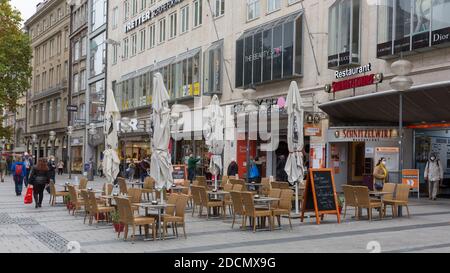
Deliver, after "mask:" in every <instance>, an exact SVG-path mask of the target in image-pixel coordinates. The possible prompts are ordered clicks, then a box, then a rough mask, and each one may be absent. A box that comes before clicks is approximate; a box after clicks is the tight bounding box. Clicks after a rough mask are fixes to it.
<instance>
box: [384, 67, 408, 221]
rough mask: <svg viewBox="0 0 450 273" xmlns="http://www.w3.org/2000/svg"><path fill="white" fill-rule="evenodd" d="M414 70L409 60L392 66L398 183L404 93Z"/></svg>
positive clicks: (391, 83)
mask: <svg viewBox="0 0 450 273" xmlns="http://www.w3.org/2000/svg"><path fill="white" fill-rule="evenodd" d="M412 69H413V64H412V63H411V62H410V61H407V60H398V61H396V62H394V63H392V65H391V70H392V73H393V74H394V75H396V77H394V78H393V79H392V80H391V82H390V85H391V87H392V88H393V89H394V90H397V91H398V94H399V116H398V121H399V122H398V124H399V125H398V130H399V132H398V136H399V142H398V143H399V148H400V151H399V162H398V172H399V174H398V183H402V172H403V93H404V92H405V91H407V90H409V89H410V88H411V86H412V85H413V80H412V79H411V78H410V77H408V74H409V73H411V71H412ZM398 212H399V213H398V215H401V214H402V208H401V207H399V211H398Z"/></svg>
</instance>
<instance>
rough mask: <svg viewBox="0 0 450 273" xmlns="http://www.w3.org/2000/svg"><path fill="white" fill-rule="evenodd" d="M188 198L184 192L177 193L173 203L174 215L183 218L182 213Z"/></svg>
mask: <svg viewBox="0 0 450 273" xmlns="http://www.w3.org/2000/svg"><path fill="white" fill-rule="evenodd" d="M188 200H189V196H188V195H186V194H179V195H178V198H177V200H176V204H175V215H176V216H178V217H182V218H183V219H184V213H185V211H186V206H187V203H188Z"/></svg>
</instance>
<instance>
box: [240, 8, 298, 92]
mask: <svg viewBox="0 0 450 273" xmlns="http://www.w3.org/2000/svg"><path fill="white" fill-rule="evenodd" d="M301 21H302V16H301V13H295V14H291V15H288V16H286V17H283V18H280V19H277V20H275V21H271V22H269V23H267V24H265V25H262V26H259V27H257V28H255V29H250V30H248V31H246V32H245V33H244V34H243V35H242V36H241V38H239V39H238V40H237V41H236V78H235V79H236V82H235V83H236V87H237V88H245V87H248V86H251V85H257V84H261V83H265V82H269V81H273V80H280V79H285V78H289V77H292V76H299V75H300V74H301V68H302V66H301V63H302V30H301V28H302V23H301ZM294 41H296V42H295V43H294Z"/></svg>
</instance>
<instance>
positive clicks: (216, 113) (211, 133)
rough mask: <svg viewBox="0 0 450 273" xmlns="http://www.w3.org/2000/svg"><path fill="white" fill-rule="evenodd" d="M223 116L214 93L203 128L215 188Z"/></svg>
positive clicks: (218, 168) (219, 161) (219, 170)
mask: <svg viewBox="0 0 450 273" xmlns="http://www.w3.org/2000/svg"><path fill="white" fill-rule="evenodd" d="M223 129H224V116H223V111H222V108H221V107H220V102H219V98H218V97H217V95H214V96H213V98H212V100H211V103H210V104H209V106H208V121H207V124H206V128H205V139H206V145H208V147H209V152H210V153H211V154H212V155H211V159H210V163H209V170H210V172H211V173H212V174H213V175H214V176H215V178H216V179H215V188H216V189H217V186H218V185H217V175H218V174H219V173H220V172H221V171H222V153H223V147H224V139H223Z"/></svg>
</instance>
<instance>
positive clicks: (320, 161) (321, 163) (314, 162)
mask: <svg viewBox="0 0 450 273" xmlns="http://www.w3.org/2000/svg"><path fill="white" fill-rule="evenodd" d="M309 167H310V168H313V169H321V168H325V167H326V164H325V144H311V146H310V150H309Z"/></svg>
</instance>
